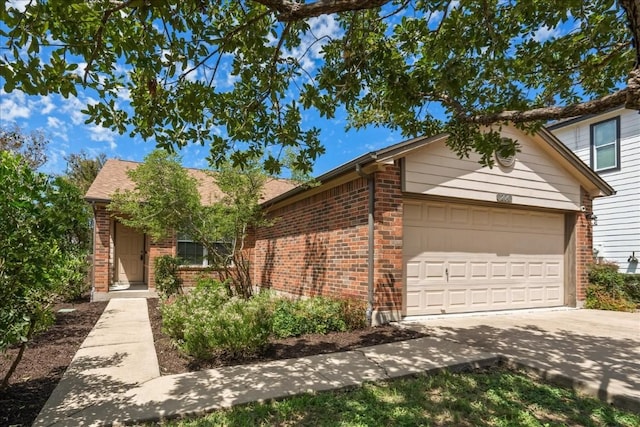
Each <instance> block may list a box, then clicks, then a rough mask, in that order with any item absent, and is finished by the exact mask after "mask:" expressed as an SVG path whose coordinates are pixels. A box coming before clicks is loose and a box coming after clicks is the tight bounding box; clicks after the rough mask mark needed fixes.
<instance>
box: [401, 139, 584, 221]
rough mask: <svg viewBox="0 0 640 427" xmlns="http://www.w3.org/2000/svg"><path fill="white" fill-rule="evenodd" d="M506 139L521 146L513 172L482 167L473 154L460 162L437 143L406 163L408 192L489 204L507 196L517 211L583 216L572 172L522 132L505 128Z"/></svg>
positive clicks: (407, 159)
mask: <svg viewBox="0 0 640 427" xmlns="http://www.w3.org/2000/svg"><path fill="white" fill-rule="evenodd" d="M502 134H503V135H504V136H505V137H509V138H512V139H515V140H517V141H518V142H519V144H520V150H521V151H520V152H519V153H517V154H516V162H515V164H514V166H513V168H502V167H501V166H499V165H498V164H497V163H496V165H495V166H494V167H493V168H489V167H485V166H482V165H481V164H480V163H479V159H480V157H479V155H477V154H475V153H473V154H471V155H470V156H469V158H465V159H458V157H457V156H456V154H455V153H454V152H453V151H451V149H450V148H449V147H447V146H446V145H445V143H444V142H435V143H433V144H432V145H429V146H427V147H425V148H424V149H422V150H420V151H418V152H416V153H414V154H412V155H411V156H408V157H407V158H406V163H405V165H406V166H405V187H404V190H405V191H406V192H408V193H417V194H424V195H432V196H444V197H456V198H461V199H469V200H480V201H486V202H496V199H497V194H498V193H504V194H509V195H511V196H512V204H513V205H521V206H536V207H541V208H551V209H563V210H572V211H578V210H580V185H579V183H578V182H577V181H576V180H575V179H574V178H573V177H572V176H571V175H570V174H569V173H568V172H565V171H564V170H563V169H562V168H559V167H558V166H557V165H556V164H555V162H554V160H553V159H552V158H551V157H550V156H549V155H547V154H546V153H545V152H544V151H543V150H542V149H541V148H539V147H538V146H537V144H536V143H535V142H533V141H532V140H531V139H530V137H528V136H527V135H525V134H523V133H522V132H520V131H518V130H516V129H513V128H507V129H505V130H503V132H502Z"/></svg>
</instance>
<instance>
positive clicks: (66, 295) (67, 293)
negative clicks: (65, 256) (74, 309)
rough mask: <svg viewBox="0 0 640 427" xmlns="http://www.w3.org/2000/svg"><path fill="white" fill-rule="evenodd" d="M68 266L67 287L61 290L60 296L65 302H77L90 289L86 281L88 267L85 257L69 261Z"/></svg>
mask: <svg viewBox="0 0 640 427" xmlns="http://www.w3.org/2000/svg"><path fill="white" fill-rule="evenodd" d="M68 266H69V267H70V268H69V272H68V274H69V275H68V277H67V279H66V282H67V285H66V286H65V287H64V288H63V289H62V295H61V296H62V298H63V299H64V300H65V301H78V300H80V299H81V298H82V297H83V296H85V295H86V294H87V292H89V290H90V289H91V285H90V284H89V281H88V280H87V276H88V274H89V265H88V263H87V259H86V257H84V256H79V257H77V258H74V259H72V260H70V261H69V264H68Z"/></svg>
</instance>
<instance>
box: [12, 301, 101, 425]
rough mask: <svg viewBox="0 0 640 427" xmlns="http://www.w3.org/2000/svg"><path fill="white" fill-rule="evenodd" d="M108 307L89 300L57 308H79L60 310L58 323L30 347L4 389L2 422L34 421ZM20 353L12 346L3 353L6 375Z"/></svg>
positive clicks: (57, 308) (28, 423) (26, 422)
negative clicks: (63, 311)
mask: <svg viewBox="0 0 640 427" xmlns="http://www.w3.org/2000/svg"><path fill="white" fill-rule="evenodd" d="M106 306H107V304H106V303H104V302H95V303H90V302H89V301H88V300H86V301H81V302H76V303H73V304H71V303H69V304H60V305H59V306H57V307H56V311H57V310H59V309H62V308H73V309H75V311H72V312H69V313H56V323H55V324H54V325H53V326H52V327H51V328H50V329H49V330H47V331H45V332H43V333H42V334H40V335H38V336H37V337H35V338H34V339H33V341H32V342H31V343H30V344H29V346H28V347H27V349H26V351H25V353H24V356H23V358H22V361H21V362H20V364H19V365H18V367H17V368H16V371H15V372H14V374H13V375H12V377H11V380H10V383H9V387H8V388H7V389H5V390H3V391H1V392H0V425H2V426H13V425H17V426H20V425H23V426H30V425H31V424H32V423H33V421H34V420H35V418H36V417H37V416H38V413H39V412H40V410H41V409H42V407H43V406H44V404H45V403H46V401H47V399H48V398H49V395H50V394H51V392H52V391H53V389H54V388H55V387H56V385H57V384H58V381H60V378H62V374H63V373H64V371H65V369H67V366H69V363H70V362H71V359H73V356H74V355H75V354H76V352H77V351H78V349H79V348H80V345H81V344H82V342H83V341H84V339H85V338H86V336H87V335H88V334H89V332H91V329H93V326H94V325H95V323H96V322H97V321H98V319H99V318H100V315H101V314H102V312H103V311H104V308H105V307H106ZM17 353H18V349H17V348H10V349H9V350H7V352H6V354H4V355H2V354H0V376H1V377H2V378H4V375H5V373H6V372H7V371H8V370H9V367H10V366H11V363H12V362H13V359H14V357H15V355H16V354H17Z"/></svg>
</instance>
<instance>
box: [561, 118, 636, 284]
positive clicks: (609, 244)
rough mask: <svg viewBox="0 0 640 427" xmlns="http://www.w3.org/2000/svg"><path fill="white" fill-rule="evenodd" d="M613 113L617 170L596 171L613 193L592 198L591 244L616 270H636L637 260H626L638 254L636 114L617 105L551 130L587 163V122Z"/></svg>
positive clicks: (597, 120)
mask: <svg viewBox="0 0 640 427" xmlns="http://www.w3.org/2000/svg"><path fill="white" fill-rule="evenodd" d="M616 116H619V117H620V160H621V161H620V170H618V171H610V172H606V171H605V172H602V173H601V174H600V176H601V177H602V178H603V179H604V180H606V181H607V182H608V183H609V184H610V185H611V186H612V187H613V188H614V189H615V190H616V194H615V195H613V196H609V197H602V198H598V199H596V200H594V203H593V211H594V213H595V214H596V215H597V217H598V225H597V226H595V227H594V229H593V244H594V248H595V249H597V250H598V251H599V253H598V256H601V257H604V258H605V259H606V260H609V261H613V262H615V263H617V264H618V265H619V266H620V271H622V272H627V273H640V266H639V265H638V264H637V263H631V264H630V263H628V262H627V260H628V258H629V256H630V255H631V254H632V253H633V252H635V254H636V257H638V258H640V115H638V112H637V111H633V110H625V109H618V110H615V111H611V112H609V113H606V114H601V115H598V116H596V117H593V118H590V119H588V120H582V121H579V122H577V123H573V124H571V125H568V126H565V127H561V128H559V129H556V130H553V131H552V132H553V133H554V134H555V135H556V136H557V137H558V139H560V140H561V141H562V142H563V143H564V144H565V145H567V147H569V148H570V149H571V150H573V151H574V152H575V153H576V154H577V155H578V157H580V159H582V161H583V162H585V163H586V164H587V165H590V162H591V159H590V156H591V147H590V143H591V142H590V125H591V124H593V123H597V122H600V121H602V120H606V119H610V118H613V117H616Z"/></svg>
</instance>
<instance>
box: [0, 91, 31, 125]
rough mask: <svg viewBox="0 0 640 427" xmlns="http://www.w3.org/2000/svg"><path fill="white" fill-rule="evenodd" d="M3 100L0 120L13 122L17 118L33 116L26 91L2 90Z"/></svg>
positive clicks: (0, 105) (0, 103)
mask: <svg viewBox="0 0 640 427" xmlns="http://www.w3.org/2000/svg"><path fill="white" fill-rule="evenodd" d="M0 95H2V101H0V120H2V121H6V122H12V121H14V120H15V119H28V118H29V117H30V116H31V109H30V108H29V106H28V102H27V99H26V96H25V95H24V93H22V92H19V91H14V92H11V93H6V92H5V91H0Z"/></svg>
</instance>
